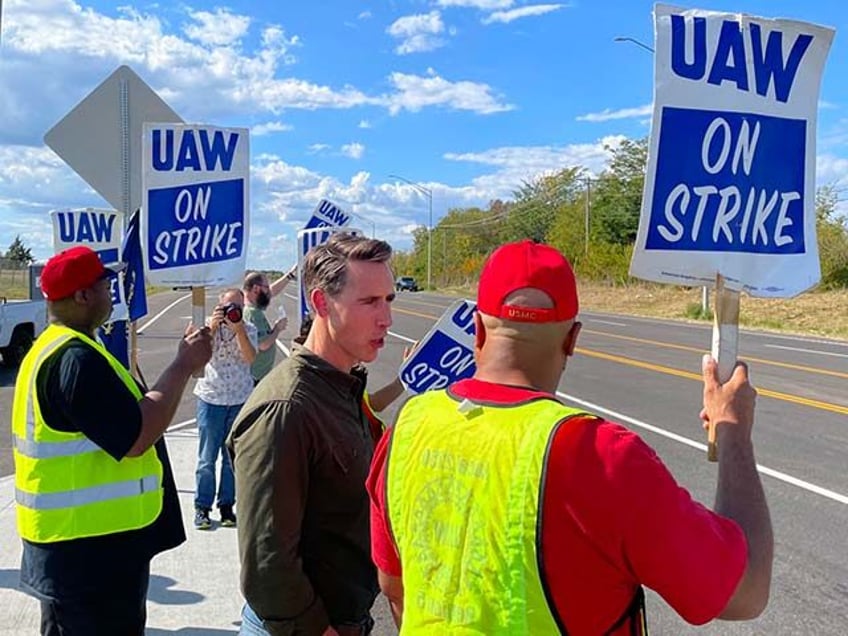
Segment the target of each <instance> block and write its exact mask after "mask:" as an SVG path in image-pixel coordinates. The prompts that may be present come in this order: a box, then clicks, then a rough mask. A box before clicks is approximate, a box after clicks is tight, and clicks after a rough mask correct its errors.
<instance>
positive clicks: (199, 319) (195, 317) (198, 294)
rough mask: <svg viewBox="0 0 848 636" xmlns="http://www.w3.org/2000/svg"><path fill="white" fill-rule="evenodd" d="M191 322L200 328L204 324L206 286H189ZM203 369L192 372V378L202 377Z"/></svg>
mask: <svg viewBox="0 0 848 636" xmlns="http://www.w3.org/2000/svg"><path fill="white" fill-rule="evenodd" d="M191 322H192V324H194V326H195V328H197V329H202V328H203V326H204V325H205V324H206V287H192V288H191ZM203 373H204V369H203V368H201V369H200V370H199V371H195V372H194V373H192V374H191V375H192V377H193V378H202V377H203Z"/></svg>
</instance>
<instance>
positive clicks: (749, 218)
mask: <svg viewBox="0 0 848 636" xmlns="http://www.w3.org/2000/svg"><path fill="white" fill-rule="evenodd" d="M661 117H662V122H661V126H660V141H659V149H658V151H657V169H656V180H655V183H654V198H653V201H652V202H651V220H650V226H649V229H648V237H647V241H646V245H645V247H646V249H649V250H651V249H655V250H693V251H706V252H713V251H714V252H747V253H758V254H799V253H803V252H804V251H805V243H804V170H805V156H806V154H805V153H806V135H807V122H806V121H805V120H802V119H784V118H780V117H769V116H765V115H752V114H743V113H733V112H710V111H701V110H690V109H684V108H670V107H665V108H663V111H662V116H661Z"/></svg>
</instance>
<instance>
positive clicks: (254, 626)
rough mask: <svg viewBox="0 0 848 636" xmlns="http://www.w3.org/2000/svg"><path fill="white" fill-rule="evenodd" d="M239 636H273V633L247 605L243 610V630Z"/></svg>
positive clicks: (241, 629) (240, 630)
mask: <svg viewBox="0 0 848 636" xmlns="http://www.w3.org/2000/svg"><path fill="white" fill-rule="evenodd" d="M238 636H271V633H270V632H269V631H268V630H267V629H265V626H264V625H263V624H262V619H261V618H259V617H258V616H257V615H256V612H254V611H253V610H252V609H251V607H250V605H248V604H247V603H245V604H244V607H242V608H241V628H240V629H239V633H238Z"/></svg>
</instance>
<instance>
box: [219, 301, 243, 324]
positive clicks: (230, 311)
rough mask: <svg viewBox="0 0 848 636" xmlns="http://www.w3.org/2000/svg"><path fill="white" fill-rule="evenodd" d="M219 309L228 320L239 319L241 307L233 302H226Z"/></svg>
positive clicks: (236, 320) (237, 320)
mask: <svg viewBox="0 0 848 636" xmlns="http://www.w3.org/2000/svg"><path fill="white" fill-rule="evenodd" d="M221 309H222V310H223V312H224V317H225V318H226V319H227V320H229V321H230V322H240V321H241V307H240V306H239V305H237V304H235V303H227V304H226V305H224V306H223V307H221Z"/></svg>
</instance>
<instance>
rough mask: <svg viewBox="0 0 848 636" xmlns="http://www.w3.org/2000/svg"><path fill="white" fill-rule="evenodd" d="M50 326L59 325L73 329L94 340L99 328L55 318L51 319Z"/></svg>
mask: <svg viewBox="0 0 848 636" xmlns="http://www.w3.org/2000/svg"><path fill="white" fill-rule="evenodd" d="M50 324H52V325H57V326H59V327H67V328H68V329H73V330H74V331H79V332H80V333H82V334H85V335H86V336H88V337H89V338H91V339H92V340H94V339H96V337H97V334H96V333H95V332H96V331H97V327H92V326H91V325H83V324H80V323H78V322H76V321H73V320H60V319H59V318H56V317H55V316H51V317H50Z"/></svg>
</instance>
